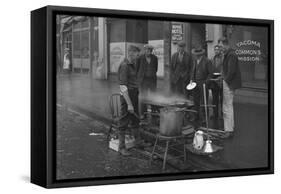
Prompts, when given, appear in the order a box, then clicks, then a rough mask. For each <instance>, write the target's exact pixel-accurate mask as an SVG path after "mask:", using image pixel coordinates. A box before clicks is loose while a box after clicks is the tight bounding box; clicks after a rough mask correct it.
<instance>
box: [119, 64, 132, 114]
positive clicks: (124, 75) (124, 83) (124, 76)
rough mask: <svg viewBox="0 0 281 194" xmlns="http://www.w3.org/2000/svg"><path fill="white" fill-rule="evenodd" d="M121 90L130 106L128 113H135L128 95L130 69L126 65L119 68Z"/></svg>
mask: <svg viewBox="0 0 281 194" xmlns="http://www.w3.org/2000/svg"><path fill="white" fill-rule="evenodd" d="M119 88H120V93H121V94H122V96H123V97H124V99H125V101H126V103H127V105H128V111H130V112H134V107H133V105H132V101H131V99H130V96H129V93H128V68H127V66H126V65H125V64H121V65H120V68H119Z"/></svg>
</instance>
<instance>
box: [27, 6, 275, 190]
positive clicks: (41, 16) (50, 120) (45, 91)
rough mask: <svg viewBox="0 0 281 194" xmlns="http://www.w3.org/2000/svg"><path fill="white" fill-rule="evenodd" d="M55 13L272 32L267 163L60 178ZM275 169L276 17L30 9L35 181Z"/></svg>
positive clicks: (108, 180) (96, 181) (54, 183)
mask: <svg viewBox="0 0 281 194" xmlns="http://www.w3.org/2000/svg"><path fill="white" fill-rule="evenodd" d="M56 14H65V15H66V14H76V15H83V16H84V15H86V16H110V17H119V18H128V17H129V18H137V19H159V20H169V21H170V20H171V21H172V20H173V21H187V20H188V21H194V22H205V23H220V24H225V23H231V24H239V25H243V24H247V25H248V24H249V25H257V26H264V27H267V28H268V30H269V33H268V36H269V37H268V55H269V56H270V57H269V66H268V78H269V79H268V90H269V92H268V108H269V114H268V124H269V126H268V129H269V131H268V134H269V135H268V143H269V145H268V166H267V167H266V168H256V169H239V170H222V171H209V172H203V173H202V172H198V173H197V172H193V173H177V174H160V175H149V176H148V175H143V176H129V177H123V176H122V177H113V178H112V177H104V178H87V179H86V178H83V179H67V180H56V177H55V174H56V169H55V167H56V154H55V153H56V150H55V147H56V136H55V134H56V67H55V65H54V64H55V63H56V57H55V56H56V29H55V25H56ZM272 173H274V21H273V20H260V19H246V18H231V17H215V16H198V15H185V14H170V13H153V12H138V11H123V10H122V11H121V10H106V9H94V8H77V7H60V6H46V7H43V8H40V9H37V10H34V11H32V12H31V182H32V183H34V184H37V185H40V186H43V187H46V188H57V187H72V186H87V185H105V184H121V183H136V182H151V181H168V180H183V179H195V178H213V177H229V176H242V175H259V174H272Z"/></svg>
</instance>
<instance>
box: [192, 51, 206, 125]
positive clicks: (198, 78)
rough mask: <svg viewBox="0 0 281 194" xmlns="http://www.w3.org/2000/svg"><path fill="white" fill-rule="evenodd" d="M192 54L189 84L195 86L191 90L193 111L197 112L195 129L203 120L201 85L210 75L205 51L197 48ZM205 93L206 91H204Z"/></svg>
mask: <svg viewBox="0 0 281 194" xmlns="http://www.w3.org/2000/svg"><path fill="white" fill-rule="evenodd" d="M192 54H193V67H192V70H191V74H190V82H195V83H196V84H197V85H196V87H195V88H194V89H193V90H192V96H193V101H194V109H195V110H196V111H197V118H196V125H197V126H196V127H199V126H200V125H201V124H202V121H203V120H204V119H203V118H204V117H203V116H202V113H201V110H200V105H201V104H203V100H204V98H203V97H204V94H203V84H204V83H206V81H207V79H208V76H209V74H210V66H211V61H210V60H209V59H208V58H207V57H206V56H205V49H203V48H202V47H198V48H196V49H192ZM206 92H207V91H206Z"/></svg>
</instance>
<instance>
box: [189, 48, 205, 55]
mask: <svg viewBox="0 0 281 194" xmlns="http://www.w3.org/2000/svg"><path fill="white" fill-rule="evenodd" d="M191 52H192V54H193V55H203V54H205V49H203V48H194V49H192V51H191Z"/></svg>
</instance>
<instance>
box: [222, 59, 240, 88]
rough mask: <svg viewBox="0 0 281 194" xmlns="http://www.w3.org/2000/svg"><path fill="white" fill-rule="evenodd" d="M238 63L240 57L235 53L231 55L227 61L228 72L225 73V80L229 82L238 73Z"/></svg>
mask: <svg viewBox="0 0 281 194" xmlns="http://www.w3.org/2000/svg"><path fill="white" fill-rule="evenodd" d="M237 65H238V58H237V57H236V56H235V55H230V56H229V59H228V63H227V67H228V71H227V74H226V75H224V80H225V81H226V83H229V82H230V81H231V80H232V79H233V78H234V76H235V74H236V69H237Z"/></svg>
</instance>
